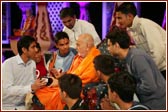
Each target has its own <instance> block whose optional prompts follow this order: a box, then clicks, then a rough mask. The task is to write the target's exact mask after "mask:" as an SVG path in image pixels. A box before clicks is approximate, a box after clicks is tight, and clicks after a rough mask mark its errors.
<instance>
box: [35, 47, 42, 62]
mask: <svg viewBox="0 0 168 112" xmlns="http://www.w3.org/2000/svg"><path fill="white" fill-rule="evenodd" d="M41 58H42V54H41V51H39V50H38V51H37V53H36V56H35V62H36V63H39V62H40V61H41Z"/></svg>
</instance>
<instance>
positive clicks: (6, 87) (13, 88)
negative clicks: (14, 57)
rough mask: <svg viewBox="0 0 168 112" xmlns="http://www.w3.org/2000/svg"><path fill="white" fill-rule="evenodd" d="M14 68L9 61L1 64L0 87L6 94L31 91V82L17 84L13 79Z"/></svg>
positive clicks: (15, 94)
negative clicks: (0, 79)
mask: <svg viewBox="0 0 168 112" xmlns="http://www.w3.org/2000/svg"><path fill="white" fill-rule="evenodd" d="M13 73H14V70H13V69H12V64H11V63H10V62H7V63H6V62H5V63H4V64H3V65H2V88H3V92H5V94H6V95H7V96H17V95H18V96H22V95H25V94H26V93H28V92H31V84H29V85H17V84H16V82H15V80H16V79H14V74H13Z"/></svg>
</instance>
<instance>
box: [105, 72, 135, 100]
mask: <svg viewBox="0 0 168 112" xmlns="http://www.w3.org/2000/svg"><path fill="white" fill-rule="evenodd" d="M108 85H109V87H110V90H111V92H114V91H115V92H116V93H117V94H118V95H119V97H120V98H121V99H122V100H123V101H124V102H131V101H133V96H134V93H135V91H136V81H135V79H134V77H133V76H132V75H131V74H129V73H128V72H126V71H123V72H118V73H114V74H112V75H111V77H110V78H109V79H108Z"/></svg>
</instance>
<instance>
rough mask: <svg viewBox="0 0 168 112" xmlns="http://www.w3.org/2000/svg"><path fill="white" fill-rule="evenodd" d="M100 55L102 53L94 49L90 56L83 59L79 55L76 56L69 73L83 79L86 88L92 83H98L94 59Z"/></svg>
mask: <svg viewBox="0 0 168 112" xmlns="http://www.w3.org/2000/svg"><path fill="white" fill-rule="evenodd" d="M97 55H100V51H99V50H98V49H96V48H95V47H93V48H92V49H91V50H90V52H89V53H88V55H87V56H86V57H85V58H84V59H82V58H81V57H80V56H79V55H76V56H75V58H74V60H73V62H72V65H71V67H70V69H69V70H68V73H72V74H76V75H78V76H79V77H80V78H81V79H82V84H83V86H85V85H86V84H88V83H90V82H97V81H98V79H99V78H98V77H97V74H96V70H95V68H94V64H93V59H94V58H95V57H96V56H97Z"/></svg>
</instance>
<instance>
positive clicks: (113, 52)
mask: <svg viewBox="0 0 168 112" xmlns="http://www.w3.org/2000/svg"><path fill="white" fill-rule="evenodd" d="M107 50H108V51H109V53H110V54H111V55H112V56H115V55H116V49H115V45H113V44H112V43H111V41H110V39H108V40H107Z"/></svg>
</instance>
